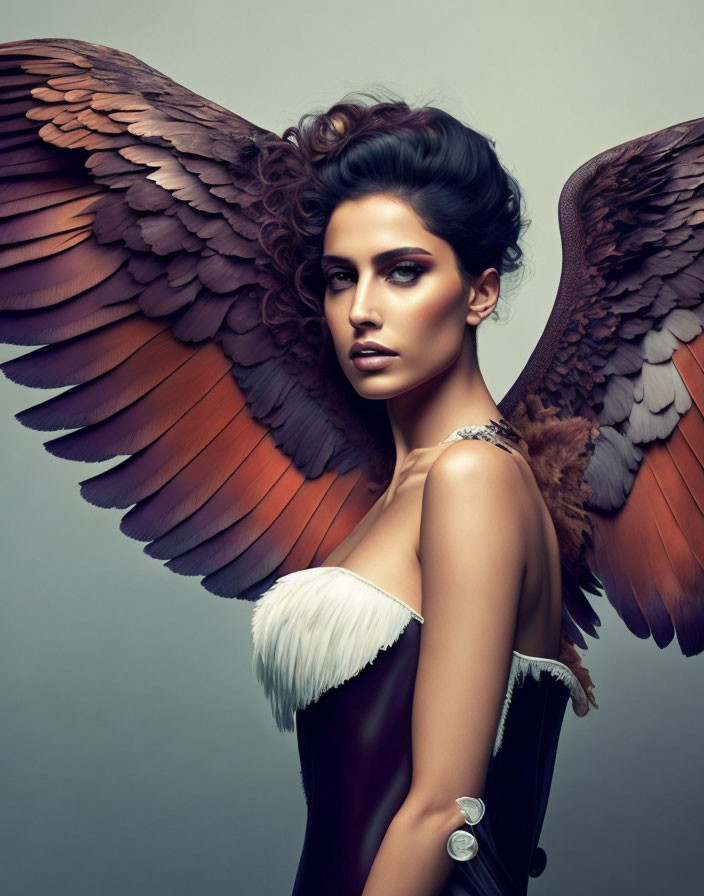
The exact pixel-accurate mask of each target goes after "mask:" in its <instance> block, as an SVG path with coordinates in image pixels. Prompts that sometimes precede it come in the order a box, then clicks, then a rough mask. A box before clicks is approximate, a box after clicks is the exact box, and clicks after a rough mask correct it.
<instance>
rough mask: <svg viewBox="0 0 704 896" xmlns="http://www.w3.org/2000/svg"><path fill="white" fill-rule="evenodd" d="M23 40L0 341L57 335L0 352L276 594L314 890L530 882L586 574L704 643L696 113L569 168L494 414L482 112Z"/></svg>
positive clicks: (138, 507)
mask: <svg viewBox="0 0 704 896" xmlns="http://www.w3.org/2000/svg"><path fill="white" fill-rule="evenodd" d="M0 56H2V65H1V66H0V99H1V100H2V102H3V104H4V105H3V109H4V112H3V118H2V121H1V122H0V172H1V175H2V179H3V183H2V191H1V192H0V215H1V216H2V219H3V224H2V228H1V229H0V234H1V236H0V239H1V240H2V247H1V248H2V268H0V305H1V307H2V315H1V316H0V339H2V340H4V341H6V342H9V343H14V344H19V345H32V346H36V345H40V346H43V347H41V348H38V349H34V350H32V351H29V352H28V353H26V354H24V355H22V356H19V357H16V358H14V359H13V360H11V361H8V362H5V363H3V364H2V365H1V369H2V370H3V372H4V373H5V374H6V375H7V376H8V377H9V378H11V379H13V380H15V381H17V382H20V383H24V384H26V385H32V386H35V387H42V388H50V387H62V386H70V387H71V388H68V389H65V390H64V391H63V392H62V393H61V394H59V395H55V396H53V397H52V398H49V399H48V400H45V401H43V402H41V403H39V404H37V405H34V406H33V407H30V408H28V409H26V410H25V411H22V412H21V413H20V414H18V415H17V417H18V419H19V420H20V421H21V422H22V423H23V424H25V425H27V426H30V427H33V428H36V429H41V430H50V431H51V430H71V431H70V432H68V433H66V434H64V435H61V436H58V437H54V438H52V439H50V440H49V441H48V442H46V443H45V445H46V447H47V449H48V450H49V451H51V452H52V453H53V454H56V455H58V456H61V457H65V458H70V459H74V460H82V461H98V460H106V459H109V458H113V457H124V456H125V455H126V456H127V457H126V459H123V460H121V461H120V462H119V463H118V464H116V465H115V466H113V467H112V468H110V469H109V470H106V471H105V472H103V473H100V474H98V475H96V476H93V477H92V478H90V479H86V480H83V481H82V482H81V487H82V488H81V491H82V495H83V496H84V497H85V498H86V500H88V501H90V502H92V503H94V504H96V505H98V506H101V507H120V508H129V510H128V511H127V512H126V513H125V515H124V518H123V520H122V525H121V529H122V531H124V532H125V533H126V534H128V535H130V536H131V537H133V538H137V539H140V540H142V541H146V542H148V545H147V546H146V548H145V551H146V552H147V553H149V554H150V555H151V556H153V557H156V558H159V559H163V560H168V564H167V565H168V568H169V569H172V570H173V571H175V572H179V573H181V574H185V575H201V576H204V578H203V580H202V584H203V586H204V587H205V588H207V589H208V590H209V591H211V592H213V593H215V594H220V595H223V596H228V597H238V598H242V599H253V600H257V599H258V600H259V603H258V604H257V605H256V608H255V615H254V619H253V626H254V637H255V661H256V669H257V672H258V673H259V675H260V677H261V679H262V681H263V683H264V685H265V688H266V689H267V691H268V692H269V694H270V696H271V698H272V701H273V703H274V710H275V714H276V718H277V721H278V722H279V724H280V726H281V727H284V728H286V727H292V726H293V722H294V720H295V721H297V736H298V742H299V747H300V752H301V761H302V772H303V783H304V788H305V791H306V797H307V800H308V808H309V814H308V828H307V832H306V841H305V845H304V851H303V856H302V857H301V863H300V866H299V871H298V878H297V881H296V884H295V891H296V892H297V893H306V894H309V893H310V894H312V893H320V894H325V893H341V892H347V893H355V894H359V893H363V894H364V896H374V894H378V893H380V892H383V893H385V894H386V896H388V894H391V893H393V892H402V893H403V894H404V896H409V894H412V893H416V894H420V893H427V894H429V893H444V894H453V893H454V894H458V893H474V894H498V893H502V894H506V893H523V892H525V887H526V881H527V877H528V875H529V874H537V873H540V871H541V868H542V866H543V865H544V863H545V855H544V853H543V852H542V850H540V849H539V847H538V845H537V840H538V836H539V833H540V827H541V824H542V820H543V816H544V812H545V807H546V802H547V797H548V791H549V787H550V777H551V773H552V768H553V763H554V759H555V751H556V748H557V740H558V735H559V730H560V722H561V720H562V717H563V713H564V709H565V706H566V703H567V700H568V699H569V698H570V697H571V698H572V705H573V708H574V709H575V711H576V712H577V713H578V714H582V713H584V712H585V711H586V710H587V708H588V706H587V703H588V701H589V702H592V703H593V697H592V694H591V688H592V684H591V681H590V679H589V675H588V673H587V672H586V670H585V669H584V668H583V667H582V666H581V664H580V661H579V655H578V653H577V651H576V647H577V646H579V647H582V648H584V647H586V642H585V640H584V637H583V634H582V633H583V632H584V633H588V634H591V635H594V634H595V626H596V625H598V624H599V619H598V617H597V616H596V614H595V613H594V611H593V609H592V607H591V606H590V604H589V602H588V601H587V599H586V597H585V594H584V591H591V592H592V593H595V591H596V589H597V588H598V586H599V585H600V582H599V580H598V579H596V577H595V576H594V574H593V572H592V567H593V568H594V570H596V571H597V572H598V573H599V576H600V578H601V580H602V581H603V583H604V585H605V588H606V593H607V595H608V596H609V599H610V600H611V601H612V602H613V603H614V604H615V606H616V607H617V608H618V610H619V613H620V614H621V616H622V617H623V618H624V620H625V621H626V623H627V624H628V626H629V628H630V629H631V630H632V631H633V632H634V633H635V634H637V635H639V636H641V637H647V636H648V635H649V634H650V633H652V634H653V637H654V639H655V640H656V642H657V643H658V645H659V646H665V645H666V644H668V643H669V642H670V641H671V640H672V638H673V636H674V633H675V631H676V633H677V637H678V640H679V643H680V646H681V648H682V651H683V652H684V653H686V654H688V655H692V654H695V653H699V652H701V651H702V650H704V636H703V635H702V632H703V631H704V627H702V626H701V623H700V619H701V612H702V610H701V604H700V603H698V602H697V595H698V594H699V592H700V591H701V588H702V587H704V580H703V578H702V567H701V564H699V563H698V554H697V545H698V544H699V543H701V538H700V537H699V534H700V532H701V531H702V529H703V528H704V515H703V514H702V513H701V509H700V508H701V507H704V495H703V494H702V482H701V476H700V466H698V465H697V454H696V452H697V451H699V450H700V445H701V438H702V433H704V418H702V415H701V414H700V413H699V410H698V407H695V404H698V406H704V398H703V397H702V396H703V395H704V386H703V385H702V381H701V378H700V377H699V371H700V370H701V366H700V364H699V361H698V360H697V359H698V358H699V357H701V355H700V353H701V350H702V349H701V346H702V344H703V343H702V339H704V336H702V324H703V323H704V309H703V308H702V302H701V295H702V293H701V285H700V284H701V280H700V277H701V272H700V267H701V264H700V262H701V258H700V256H701V251H702V249H701V246H702V242H701V235H700V234H701V232H700V231H699V230H698V228H699V227H701V226H702V224H703V223H704V221H702V216H701V208H700V201H701V189H700V188H701V187H702V177H701V170H702V167H701V166H702V164H704V150H702V148H701V146H702V141H701V140H700V132H701V131H702V130H703V129H704V128H703V126H702V123H701V122H688V123H685V124H683V125H676V126H674V127H672V128H669V129H667V130H665V131H662V132H658V133H657V134H653V135H648V136H646V137H642V138H639V139H637V140H634V141H631V142H630V143H628V144H625V145H624V146H623V147H617V148H615V149H613V150H609V151H607V152H605V153H603V154H602V155H601V156H599V157H597V158H596V159H594V160H591V161H590V162H589V163H587V165H585V166H583V167H582V168H581V169H579V170H578V171H577V172H575V174H574V175H573V176H572V177H571V178H570V180H569V181H568V184H567V185H566V189H565V191H564V193H563V197H562V200H561V206H560V210H561V217H562V226H563V236H564V238H565V265H564V268H563V281H562V283H561V288H560V291H559V293H558V296H557V299H556V302H555V308H554V311H553V314H552V315H551V318H550V321H548V325H547V327H546V329H545V332H544V334H543V336H542V337H541V339H540V342H539V343H538V345H537V347H536V350H535V351H534V353H533V355H531V358H530V360H529V362H528V364H527V365H526V368H525V369H524V371H523V372H522V373H521V375H520V377H519V378H518V380H517V381H516V383H515V384H514V386H513V387H512V388H511V390H510V391H509V393H508V394H507V396H506V397H505V398H504V399H502V401H501V403H500V406H497V405H496V404H494V402H493V400H492V399H491V396H490V395H489V393H488V391H487V390H486V387H485V385H484V383H483V380H482V378H481V373H480V371H479V369H478V366H477V355H476V343H475V338H474V337H475V331H476V327H477V326H478V324H479V323H480V321H481V320H482V319H484V318H485V317H486V316H487V315H489V314H491V313H492V311H493V309H494V308H495V306H496V302H497V299H498V293H499V284H500V278H501V276H502V275H503V274H504V273H506V272H507V271H510V270H511V268H512V267H513V266H514V265H515V263H516V262H517V261H518V260H519V252H518V249H517V246H516V240H517V238H518V235H519V231H520V216H519V210H518V205H519V202H518V196H519V194H518V189H517V187H516V185H515V184H514V183H513V181H512V180H511V178H510V177H508V175H506V173H505V172H504V171H503V170H502V169H501V166H500V165H499V163H498V161H497V160H496V157H495V155H494V154H493V151H492V150H491V148H490V146H489V144H488V142H487V141H486V140H485V139H484V138H482V137H481V136H480V135H477V134H475V133H474V132H472V131H470V130H469V129H467V128H464V127H463V126H462V125H461V124H460V123H459V122H456V121H455V120H454V119H452V118H450V117H449V116H447V115H445V114H443V113H441V112H439V111H438V110H435V109H432V108H429V109H420V110H410V109H408V108H407V107H406V106H405V105H404V104H403V103H391V104H375V105H372V106H370V107H366V106H364V105H356V104H342V105H341V106H340V107H339V108H337V109H335V108H334V109H333V110H331V112H333V114H331V115H322V116H320V117H317V118H315V117H314V121H313V126H312V127H311V128H305V127H304V128H301V129H299V130H298V131H296V130H295V129H294V130H293V131H291V132H287V133H286V134H285V135H284V137H283V138H281V137H279V136H277V135H275V134H272V133H270V132H268V131H265V130H263V129H261V128H258V127H256V126H255V125H252V124H251V123H249V122H247V121H244V120H243V119H242V118H240V117H239V116H237V115H235V114H233V113H230V112H228V111H227V110H225V109H223V108H222V107H220V106H218V105H216V104H214V103H210V102H208V101H207V100H205V99H203V98H202V97H198V96H196V95H194V94H192V93H191V92H190V91H188V90H186V89H185V88H183V87H181V86H180V85H178V84H175V83H174V82H172V81H170V80H169V79H168V78H166V77H165V76H163V75H162V74H161V73H159V72H155V71H154V70H153V69H150V68H149V67H148V66H146V65H145V64H144V63H142V62H140V61H139V60H137V59H135V58H134V57H130V56H128V55H126V54H123V53H120V52H118V51H115V50H111V49H109V48H106V47H100V46H95V45H91V44H84V43H81V42H78V41H64V40H46V41H45V40H39V41H25V42H18V43H14V44H7V45H3V46H2V47H0ZM289 138H293V139H289ZM387 253H392V255H389V254H387ZM355 343H360V344H357V345H356V344H355ZM370 343H377V345H375V346H374V345H370ZM690 343H691V345H690ZM379 346H381V348H379ZM698 377H699V378H698ZM693 399H694V400H693ZM695 400H696V401H695ZM499 410H500V411H501V412H502V413H501V416H500V415H499V414H498V413H497V412H498V411H499ZM665 439H667V440H668V441H667V444H666V447H665V446H664V445H663V444H662V440H665ZM482 442H484V443H490V444H481V443H482ZM504 449H506V450H504ZM641 465H642V466H643V471H642V474H638V471H639V467H640V466H641ZM637 474H638V475H637ZM546 508H547V509H546ZM653 508H655V509H656V510H657V513H654V512H653ZM634 527H637V530H638V533H639V540H638V542H637V543H634V541H633V539H632V537H631V536H632V532H633V529H634ZM592 535H593V536H594V537H593V539H592V538H591V536H592ZM634 544H635V546H634ZM641 544H645V545H646V546H647V551H642V550H641V549H640V545H641ZM558 547H559V558H558ZM672 558H677V562H676V563H674V564H673V563H672ZM558 559H559V563H558ZM560 570H561V571H562V576H561V577H560V575H559V573H560ZM560 578H561V581H560ZM560 590H561V600H560ZM262 595H264V596H262ZM560 616H561V634H560V625H559V622H560ZM558 649H559V655H558V653H557V651H558ZM463 822H466V824H463ZM469 828H472V830H471V831H470V830H469Z"/></svg>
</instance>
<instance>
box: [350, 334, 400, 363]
mask: <svg viewBox="0 0 704 896" xmlns="http://www.w3.org/2000/svg"><path fill="white" fill-rule="evenodd" d="M363 349H374V350H375V351H378V352H383V353H384V354H385V355H391V356H393V357H395V356H396V352H394V351H392V350H391V349H390V348H388V347H387V346H385V345H382V344H381V343H380V342H373V341H372V340H371V339H368V340H366V341H365V342H355V343H354V344H353V345H352V348H351V349H350V358H352V356H353V355H354V353H355V352H360V351H362V350H363ZM353 360H354V359H353Z"/></svg>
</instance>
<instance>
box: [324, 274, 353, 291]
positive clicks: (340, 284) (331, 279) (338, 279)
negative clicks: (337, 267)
mask: <svg viewBox="0 0 704 896" xmlns="http://www.w3.org/2000/svg"><path fill="white" fill-rule="evenodd" d="M325 280H326V282H327V284H328V288H329V289H331V290H332V291H333V292H335V291H337V290H340V289H344V288H345V285H346V284H347V283H353V282H354V273H353V272H352V271H329V272H328V273H327V274H326V275H325Z"/></svg>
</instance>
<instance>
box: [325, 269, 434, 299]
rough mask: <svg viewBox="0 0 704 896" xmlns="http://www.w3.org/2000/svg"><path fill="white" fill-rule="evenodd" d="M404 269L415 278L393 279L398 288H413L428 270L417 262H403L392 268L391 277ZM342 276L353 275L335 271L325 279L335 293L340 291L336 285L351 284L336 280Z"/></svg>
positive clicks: (348, 272) (346, 281) (347, 272)
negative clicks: (341, 283)
mask: <svg viewBox="0 0 704 896" xmlns="http://www.w3.org/2000/svg"><path fill="white" fill-rule="evenodd" d="M404 269H405V270H407V271H410V272H411V273H412V274H413V277H412V278H411V279H409V280H393V279H392V280H391V282H392V283H395V284H396V285H397V286H413V284H414V283H417V282H418V280H419V279H420V277H421V275H422V274H424V273H425V270H426V269H425V268H424V267H423V265H422V264H416V262H414V261H403V262H401V263H400V264H397V265H394V267H393V268H391V270H390V271H389V275H391V274H393V273H394V272H395V271H398V270H404ZM340 274H351V271H333V272H332V273H330V274H328V275H327V276H326V278H325V279H326V281H327V284H328V287H329V288H330V289H331V290H333V292H339V291H340V290H339V289H338V290H336V289H335V288H334V284H335V283H340V282H343V283H349V282H350V281H349V280H343V281H339V280H335V279H334V278H335V277H337V276H338V275H340ZM389 279H390V278H389Z"/></svg>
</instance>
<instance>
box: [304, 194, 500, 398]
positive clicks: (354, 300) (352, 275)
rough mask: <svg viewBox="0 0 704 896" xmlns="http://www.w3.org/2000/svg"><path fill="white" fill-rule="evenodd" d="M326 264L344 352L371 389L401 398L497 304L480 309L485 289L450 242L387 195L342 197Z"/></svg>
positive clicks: (366, 392)
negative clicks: (469, 277) (464, 269)
mask: <svg viewBox="0 0 704 896" xmlns="http://www.w3.org/2000/svg"><path fill="white" fill-rule="evenodd" d="M321 267H322V270H323V273H324V275H325V280H326V283H327V288H326V292H325V302H324V311H325V320H326V321H327V325H328V328H329V330H330V333H331V335H332V338H333V342H334V345H335V351H336V354H337V358H338V360H339V363H340V365H341V367H342V369H343V371H344V373H345V375H346V376H347V378H348V379H349V381H350V382H351V383H352V385H353V387H354V388H355V390H356V391H357V392H358V393H359V394H360V395H362V396H363V397H365V398H376V399H382V398H384V399H385V398H391V397H393V396H394V395H399V394H402V393H404V392H407V391H409V390H410V389H412V388H413V387H414V386H418V385H420V384H421V383H424V382H426V381H427V380H429V379H431V378H432V377H433V376H436V375H437V374H440V373H442V372H443V371H445V370H447V369H448V368H449V367H450V366H451V365H452V364H453V363H454V362H456V361H457V359H458V357H459V355H460V351H461V349H462V346H463V342H464V340H466V339H468V338H469V336H470V334H469V333H468V327H467V323H468V322H469V323H472V324H475V325H476V324H478V323H479V321H480V320H481V319H482V318H483V317H485V316H486V315H487V314H489V313H490V312H491V309H492V308H493V307H494V304H495V300H494V303H493V304H491V306H490V307H488V310H484V306H483V305H482V310H480V311H478V312H477V311H474V310H472V309H470V302H471V300H472V297H473V296H474V295H475V290H474V288H473V287H470V286H465V285H463V284H462V281H461V278H460V274H459V271H458V269H457V263H456V260H455V256H454V253H453V250H452V248H451V246H450V245H449V243H446V242H445V241H444V240H442V239H440V238H439V237H436V236H434V235H433V234H431V233H429V232H428V231H427V230H426V229H425V227H424V226H423V223H422V221H421V219H420V218H419V217H418V216H417V215H416V213H415V212H414V211H413V209H412V208H411V207H410V206H409V205H408V204H407V203H406V202H404V201H403V200H401V199H398V198H397V197H395V196H390V195H386V194H374V195H371V196H365V197H363V198H361V199H353V200H345V201H344V202H342V203H340V205H338V206H337V208H336V209H335V211H334V212H333V214H332V216H331V218H330V221H329V223H328V227H327V230H326V232H325V239H324V244H323V256H322V259H321ZM492 270H493V269H492ZM488 273H489V272H484V274H482V278H484V277H485V275H487V274H488ZM494 273H495V272H494ZM489 276H491V274H490V273H489ZM497 282H498V275H497ZM480 298H481V297H480ZM368 342H374V343H377V344H378V346H381V347H382V350H383V351H385V352H388V353H383V354H382V353H379V352H377V353H375V354H371V353H369V354H364V353H359V350H360V349H361V348H362V346H361V345H357V343H362V345H363V344H364V343H368ZM371 348H373V346H371Z"/></svg>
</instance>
